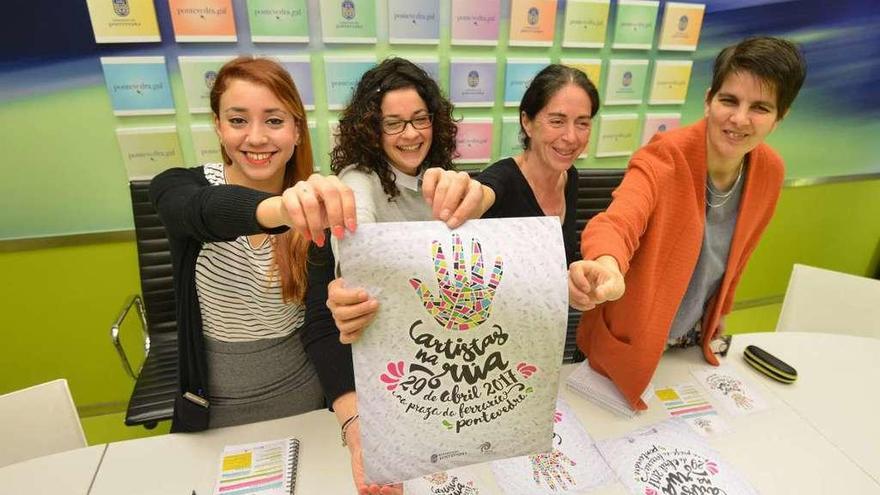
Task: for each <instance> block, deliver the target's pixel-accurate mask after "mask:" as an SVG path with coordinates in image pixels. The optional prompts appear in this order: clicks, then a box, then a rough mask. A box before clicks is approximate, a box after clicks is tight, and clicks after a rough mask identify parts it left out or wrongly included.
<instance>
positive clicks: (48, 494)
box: [0, 444, 107, 495]
mask: <svg viewBox="0 0 880 495" xmlns="http://www.w3.org/2000/svg"><path fill="white" fill-rule="evenodd" d="M3 448H4V449H6V448H14V446H10V445H6V444H4V445H3ZM106 448H107V444H101V445H94V446H92V447H85V448H82V449H75V450H68V451H67V452H59V453H57V454H52V455H47V456H44V457H37V458H35V459H29V460H27V461H22V462H18V463H15V464H10V465H8V466H4V467H2V468H0V493H4V494H6V493H8V494H28V495H58V494H81V495H86V494H87V493H88V492H89V487H90V486H91V484H92V480H93V479H94V477H95V473H97V471H98V466H99V465H100V464H101V457H102V456H103V455H104V450H105V449H106Z"/></svg>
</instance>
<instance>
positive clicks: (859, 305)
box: [776, 264, 880, 338]
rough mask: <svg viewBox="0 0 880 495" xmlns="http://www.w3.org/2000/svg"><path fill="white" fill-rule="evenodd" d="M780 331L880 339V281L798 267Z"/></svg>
mask: <svg viewBox="0 0 880 495" xmlns="http://www.w3.org/2000/svg"><path fill="white" fill-rule="evenodd" d="M776 331H777V332H785V331H795V332H827V333H841V334H847V335H857V336H861V337H874V338H880V280H874V279H870V278H865V277H858V276H856V275H850V274H848V273H840V272H835V271H832V270H825V269H822V268H814V267H812V266H807V265H798V264H795V265H794V267H793V268H792V271H791V279H790V280H789V282H788V290H787V291H786V292H785V300H784V301H783V302H782V312H781V313H780V314H779V321H778V322H777V323H776Z"/></svg>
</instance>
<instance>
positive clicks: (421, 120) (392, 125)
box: [382, 113, 434, 135]
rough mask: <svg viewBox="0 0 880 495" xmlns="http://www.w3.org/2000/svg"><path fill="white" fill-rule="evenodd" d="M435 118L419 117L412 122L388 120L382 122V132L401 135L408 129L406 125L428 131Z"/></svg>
mask: <svg viewBox="0 0 880 495" xmlns="http://www.w3.org/2000/svg"><path fill="white" fill-rule="evenodd" d="M433 120H434V116H433V115H431V114H430V113H429V114H425V115H419V116H418V117H416V118H414V119H410V120H398V119H388V120H383V121H382V132H384V133H385V134H389V135H394V134H400V133H401V132H403V131H404V129H406V124H412V126H413V129H419V130H421V129H427V128H429V127H431V122H432V121H433Z"/></svg>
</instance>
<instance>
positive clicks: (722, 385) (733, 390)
mask: <svg viewBox="0 0 880 495" xmlns="http://www.w3.org/2000/svg"><path fill="white" fill-rule="evenodd" d="M691 374H692V375H694V377H695V378H696V379H697V382H699V384H700V385H702V386H703V387H704V388H705V389H706V390H708V391H709V393H710V394H712V397H714V398H715V399H716V402H717V403H720V404H721V405H722V406H723V407H724V408H725V409H727V411H728V412H730V413H731V414H735V415H743V414H751V413H755V412H760V411H763V410H765V409H767V408H768V407H769V406H768V405H767V403H766V402H765V401H764V398H763V397H761V395H760V394H758V392H757V391H756V390H755V388H754V387H753V386H752V385H751V384H750V383H749V382H747V381H746V380H744V379H743V378H742V377H740V376H739V375H738V374H737V373H736V372H735V371H734V370H733V368H731V367H729V366H718V367H714V366H705V367H702V368H695V369H693V370H691Z"/></svg>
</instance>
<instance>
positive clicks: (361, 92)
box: [330, 57, 458, 198]
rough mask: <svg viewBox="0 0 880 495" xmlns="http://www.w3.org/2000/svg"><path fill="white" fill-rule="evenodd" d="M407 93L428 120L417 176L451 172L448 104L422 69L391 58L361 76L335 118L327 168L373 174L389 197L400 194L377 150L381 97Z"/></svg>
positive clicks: (451, 131) (452, 133)
mask: <svg viewBox="0 0 880 495" xmlns="http://www.w3.org/2000/svg"><path fill="white" fill-rule="evenodd" d="M405 88H413V89H415V90H416V92H417V93H418V94H419V96H420V97H421V98H422V100H424V101H425V105H427V106H428V112H429V113H431V114H432V115H433V120H432V126H431V127H432V133H433V137H432V139H431V148H430V149H429V150H428V154H427V156H425V160H424V161H423V162H422V163H421V165H419V171H421V170H424V169H425V168H428V167H440V168H443V169H447V170H450V169H453V168H454V166H453V164H452V158H453V157H454V153H455V136H456V133H457V132H458V127H457V126H456V125H455V120H454V119H453V117H452V110H453V106H452V104H451V103H450V102H449V101H448V100H447V99H446V98H444V97H443V94H442V93H441V92H440V87H439V86H438V85H437V82H436V81H434V80H433V79H431V76H429V75H428V73H427V72H425V70H424V69H422V68H421V67H419V66H418V65H416V64H414V63H412V62H410V61H409V60H406V59H403V58H398V57H393V58H388V59H385V60H383V61H382V62H381V63H380V64H379V65H377V66H375V67H373V68H372V69H370V70H368V71H367V72H365V73H364V75H363V76H362V77H361V80H360V81H359V82H358V85H357V87H356V88H355V90H354V94H352V95H351V102H349V104H348V106H347V107H345V110H343V111H342V114H341V115H340V117H339V136H338V144H337V145H336V146H334V147H333V151H331V153H330V154H331V158H330V168H331V169H332V170H333V172H334V173H337V174H338V173H339V172H341V171H342V169H344V168H345V167H347V166H349V165H355V166H356V167H357V168H358V169H360V170H363V171H366V172H375V173H376V175H378V176H379V181H380V182H381V183H382V190H383V191H385V194H387V195H388V197H389V198H393V197H395V196H397V195H398V194H399V193H400V191H399V190H398V189H397V185H396V184H395V183H394V175H393V174H392V171H391V169H390V168H389V167H391V165H389V164H388V160H387V157H386V156H385V152H384V151H383V150H382V98H384V97H385V94H386V93H388V92H389V91H394V90H396V89H405Z"/></svg>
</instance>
